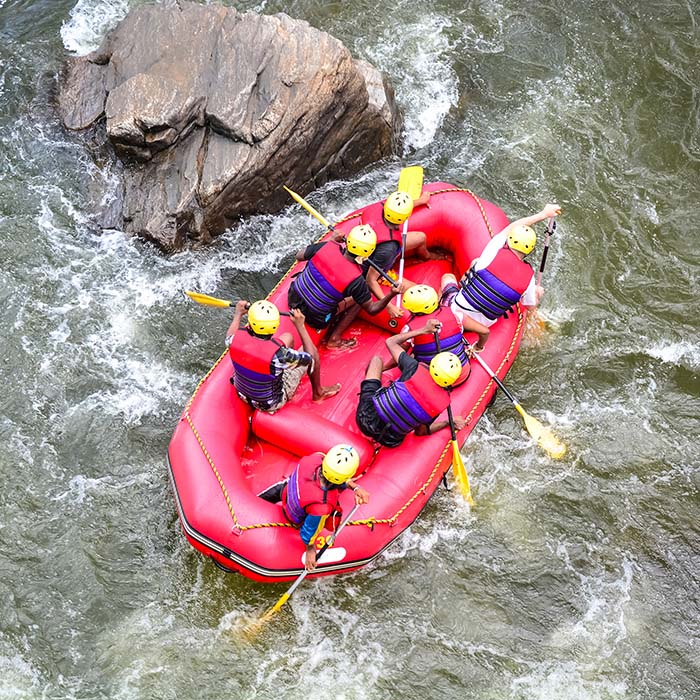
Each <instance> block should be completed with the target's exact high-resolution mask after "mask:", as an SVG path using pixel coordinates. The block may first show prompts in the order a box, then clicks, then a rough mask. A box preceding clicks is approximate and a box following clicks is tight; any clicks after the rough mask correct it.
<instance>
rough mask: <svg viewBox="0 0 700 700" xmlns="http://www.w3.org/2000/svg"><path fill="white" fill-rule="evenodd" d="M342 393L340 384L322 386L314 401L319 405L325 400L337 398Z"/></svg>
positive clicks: (314, 396)
mask: <svg viewBox="0 0 700 700" xmlns="http://www.w3.org/2000/svg"><path fill="white" fill-rule="evenodd" d="M339 391H340V384H333V386H322V387H321V390H320V391H319V393H318V394H316V393H314V395H313V400H314V401H315V402H316V403H318V402H319V401H323V399H329V398H330V397H331V396H335V395H336V394H337V393H338V392H339Z"/></svg>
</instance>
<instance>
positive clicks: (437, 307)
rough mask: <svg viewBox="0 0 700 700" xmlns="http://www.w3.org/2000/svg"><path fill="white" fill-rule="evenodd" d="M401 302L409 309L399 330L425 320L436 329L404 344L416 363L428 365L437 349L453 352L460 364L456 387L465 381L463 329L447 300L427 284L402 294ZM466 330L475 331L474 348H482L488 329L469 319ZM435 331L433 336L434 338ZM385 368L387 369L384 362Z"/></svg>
mask: <svg viewBox="0 0 700 700" xmlns="http://www.w3.org/2000/svg"><path fill="white" fill-rule="evenodd" d="M403 305H404V308H405V309H406V310H407V311H410V312H411V315H410V317H409V319H408V322H407V323H406V325H405V326H404V327H403V328H402V329H401V331H402V333H406V332H407V331H410V330H414V329H415V328H419V327H422V326H424V325H425V324H426V323H427V322H428V321H432V320H435V321H437V323H438V328H437V331H436V332H435V333H423V334H421V335H418V336H416V337H415V338H413V339H412V340H410V341H408V343H407V344H406V345H405V346H404V349H406V350H407V349H409V348H412V352H411V354H412V355H413V357H414V358H415V359H416V360H418V361H419V362H425V363H426V364H430V362H431V361H432V359H433V358H434V357H435V356H436V355H437V354H439V353H441V352H453V353H454V354H455V355H457V357H458V358H459V361H460V362H461V363H462V373H461V375H460V377H459V379H458V380H457V381H456V382H455V386H459V385H460V384H462V383H463V382H465V381H466V380H467V378H468V377H469V372H470V370H471V365H470V364H469V358H468V357H467V351H466V349H465V344H464V336H463V328H462V324H461V322H460V321H459V320H457V318H456V316H455V315H454V314H453V313H452V310H451V309H450V306H449V304H448V303H444V302H441V301H440V299H439V298H438V294H437V292H436V291H435V289H433V287H431V286H430V285H428V284H417V285H415V286H414V287H411V288H410V289H409V290H407V291H406V293H405V294H404V295H403ZM470 329H471V330H474V331H475V332H477V333H478V334H479V341H478V343H477V345H478V346H479V347H478V349H479V350H481V349H482V348H483V342H485V339H486V338H488V335H489V329H488V328H486V327H485V326H482V325H481V324H480V323H477V322H476V321H471V324H470ZM436 334H437V337H436ZM385 369H388V367H387V365H385Z"/></svg>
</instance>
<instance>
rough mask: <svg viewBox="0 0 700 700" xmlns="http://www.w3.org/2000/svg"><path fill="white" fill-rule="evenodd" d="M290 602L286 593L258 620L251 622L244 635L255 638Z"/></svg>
mask: <svg viewBox="0 0 700 700" xmlns="http://www.w3.org/2000/svg"><path fill="white" fill-rule="evenodd" d="M288 600H289V592H287V593H285V594H284V595H283V596H282V597H281V598H280V599H279V600H278V601H277V602H276V603H275V604H274V605H273V606H272V607H271V608H270V609H269V610H268V611H267V612H265V613H264V614H263V615H261V616H260V617H259V618H258V619H257V620H251V621H250V622H249V623H248V624H247V625H246V626H245V627H244V628H243V635H244V636H246V637H248V638H249V639H250V638H251V637H254V636H255V635H257V634H259V633H260V631H261V630H262V628H263V627H264V626H265V624H266V623H267V622H269V620H270V619H271V618H272V617H274V616H275V613H277V612H279V609H280V608H281V607H282V606H283V605H284V604H285V603H286V602H287V601H288Z"/></svg>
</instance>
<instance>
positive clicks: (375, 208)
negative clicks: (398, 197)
mask: <svg viewBox="0 0 700 700" xmlns="http://www.w3.org/2000/svg"><path fill="white" fill-rule="evenodd" d="M362 223H363V224H369V225H370V226H371V227H372V228H373V229H374V232H375V233H376V234H377V245H379V244H380V243H386V242H387V241H396V242H397V243H399V244H400V243H401V230H400V229H401V227H399V228H398V229H396V228H391V227H390V226H389V224H387V222H386V221H385V220H384V202H375V203H374V204H370V205H369V206H368V207H365V208H364V209H363V210H362Z"/></svg>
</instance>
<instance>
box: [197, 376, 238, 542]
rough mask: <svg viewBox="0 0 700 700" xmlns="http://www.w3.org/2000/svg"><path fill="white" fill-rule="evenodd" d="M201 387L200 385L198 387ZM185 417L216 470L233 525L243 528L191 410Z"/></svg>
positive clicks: (214, 470)
mask: <svg viewBox="0 0 700 700" xmlns="http://www.w3.org/2000/svg"><path fill="white" fill-rule="evenodd" d="M198 388H199V387H198ZM185 419H186V420H187V423H188V424H189V426H190V428H191V429H192V433H193V434H194V436H195V438H196V440H197V442H198V443H199V447H200V449H201V450H202V453H203V454H204V456H205V457H206V460H207V462H209V466H210V467H211V470H212V471H213V472H214V476H215V477H216V480H217V481H218V482H219V488H220V489H221V493H223V495H224V500H225V501H226V505H227V506H228V510H229V513H231V519H232V520H233V526H234V527H235V528H238V529H242V528H241V527H240V526H239V524H238V518H237V517H236V513H235V511H234V510H233V504H232V503H231V498H230V497H229V495H228V489H227V488H226V485H225V484H224V480H223V479H222V478H221V474H219V470H218V469H217V468H216V465H215V464H214V460H213V459H212V458H211V455H210V454H209V451H208V450H207V448H206V446H205V445H204V441H203V440H202V438H201V436H200V434H199V431H198V430H197V428H195V427H194V423H193V422H192V418H191V417H190V413H189V411H187V412H186V413H185Z"/></svg>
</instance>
